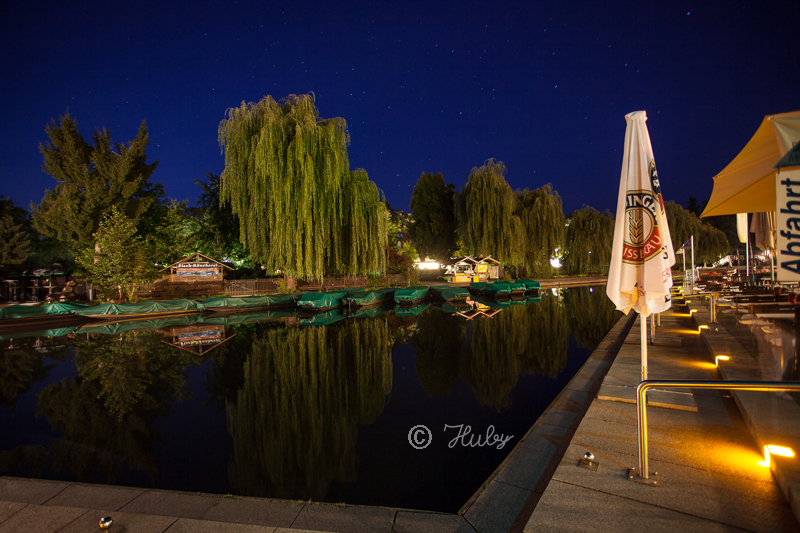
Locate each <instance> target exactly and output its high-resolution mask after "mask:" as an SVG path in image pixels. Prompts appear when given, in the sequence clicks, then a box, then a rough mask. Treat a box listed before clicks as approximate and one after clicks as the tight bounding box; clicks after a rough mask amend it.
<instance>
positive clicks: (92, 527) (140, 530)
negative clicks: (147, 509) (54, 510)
mask: <svg viewBox="0 0 800 533" xmlns="http://www.w3.org/2000/svg"><path fill="white" fill-rule="evenodd" d="M105 516H110V517H111V519H112V520H113V521H114V525H113V526H111V529H110V530H109V532H110V533H121V532H128V533H133V532H136V533H161V532H162V531H166V530H167V529H168V528H169V526H171V525H172V524H173V523H175V521H176V520H177V519H176V518H174V517H171V516H157V515H146V514H132V513H122V512H119V511H112V510H108V509H106V510H90V511H87V512H86V513H84V514H83V515H81V516H80V517H78V519H77V520H75V521H73V522H71V523H70V524H69V525H67V526H66V527H64V528H63V529H59V530H58V533H86V532H87V531H100V528H99V527H98V526H99V524H100V519H101V518H103V517H105Z"/></svg>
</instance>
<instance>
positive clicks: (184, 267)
mask: <svg viewBox="0 0 800 533" xmlns="http://www.w3.org/2000/svg"><path fill="white" fill-rule="evenodd" d="M225 269H227V270H233V269H232V268H231V267H229V266H228V265H224V264H222V263H220V262H219V261H215V260H214V259H211V258H210V257H207V256H205V255H203V254H201V253H195V254H192V255H190V256H188V257H185V258H183V259H181V260H180V261H178V262H176V263H173V264H171V265H170V266H168V267H166V268H164V269H162V270H161V272H164V271H167V270H168V271H169V274H168V275H166V276H165V278H166V279H168V280H169V281H170V282H171V283H180V282H187V281H222V279H223V278H224V276H225Z"/></svg>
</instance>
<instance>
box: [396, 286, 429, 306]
mask: <svg viewBox="0 0 800 533" xmlns="http://www.w3.org/2000/svg"><path fill="white" fill-rule="evenodd" d="M429 290H430V287H406V288H405V289H397V290H396V291H395V293H394V301H395V303H398V304H411V303H413V302H418V301H419V300H422V299H423V298H425V297H427V296H428V292H429Z"/></svg>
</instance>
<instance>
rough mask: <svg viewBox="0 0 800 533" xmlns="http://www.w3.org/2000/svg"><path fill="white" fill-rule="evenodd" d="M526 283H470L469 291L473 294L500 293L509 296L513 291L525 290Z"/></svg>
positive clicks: (491, 294)
mask: <svg viewBox="0 0 800 533" xmlns="http://www.w3.org/2000/svg"><path fill="white" fill-rule="evenodd" d="M524 291H525V285H523V284H522V283H513V282H511V281H495V282H494V283H485V282H478V283H470V285H469V292H471V293H472V294H480V295H482V296H493V297H497V296H498V295H503V296H509V295H511V293H512V292H524Z"/></svg>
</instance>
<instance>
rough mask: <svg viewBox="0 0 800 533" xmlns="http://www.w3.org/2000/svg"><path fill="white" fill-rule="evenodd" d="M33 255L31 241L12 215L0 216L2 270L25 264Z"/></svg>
mask: <svg viewBox="0 0 800 533" xmlns="http://www.w3.org/2000/svg"><path fill="white" fill-rule="evenodd" d="M30 255H31V250H30V241H29V240H28V236H27V235H25V232H24V231H23V230H22V225H21V224H14V220H13V219H12V218H11V215H2V216H0V268H2V267H4V266H6V265H19V264H22V263H24V262H25V261H26V260H27V259H28V257H30Z"/></svg>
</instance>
